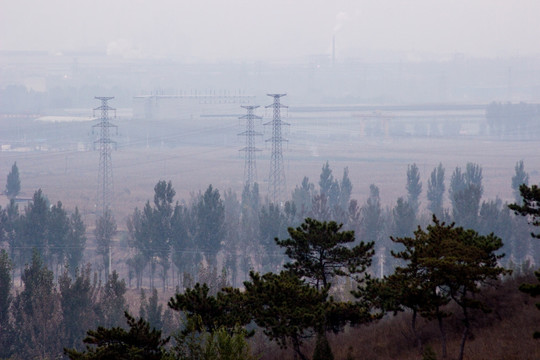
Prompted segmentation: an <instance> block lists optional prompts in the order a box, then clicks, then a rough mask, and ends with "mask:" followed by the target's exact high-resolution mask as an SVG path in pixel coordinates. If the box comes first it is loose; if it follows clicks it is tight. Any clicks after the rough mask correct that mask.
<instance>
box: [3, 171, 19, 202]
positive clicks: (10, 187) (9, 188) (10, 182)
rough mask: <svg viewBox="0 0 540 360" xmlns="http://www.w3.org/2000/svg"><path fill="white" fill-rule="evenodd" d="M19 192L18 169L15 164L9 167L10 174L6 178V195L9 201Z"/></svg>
mask: <svg viewBox="0 0 540 360" xmlns="http://www.w3.org/2000/svg"><path fill="white" fill-rule="evenodd" d="M20 191H21V180H20V178H19V168H18V167H17V162H15V163H13V165H12V166H11V172H10V173H9V174H8V176H7V182H6V195H7V197H8V198H10V199H14V198H15V197H17V195H19V192H20Z"/></svg>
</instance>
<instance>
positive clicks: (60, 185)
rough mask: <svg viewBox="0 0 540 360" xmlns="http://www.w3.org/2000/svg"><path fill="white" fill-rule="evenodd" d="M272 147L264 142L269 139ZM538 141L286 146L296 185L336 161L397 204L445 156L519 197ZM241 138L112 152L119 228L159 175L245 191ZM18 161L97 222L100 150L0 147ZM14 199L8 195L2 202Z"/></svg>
mask: <svg viewBox="0 0 540 360" xmlns="http://www.w3.org/2000/svg"><path fill="white" fill-rule="evenodd" d="M262 146H263V147H264V145H262ZM539 146H540V145H539V144H538V143H537V142H533V141H527V142H517V141H499V140H487V139H483V138H477V137H459V138H368V137H359V136H358V137H355V136H352V135H351V136H344V139H343V141H337V140H334V139H328V138H314V139H310V140H309V141H307V140H306V139H299V141H298V142H297V143H295V142H293V141H291V142H290V143H289V145H288V147H284V155H283V157H284V166H285V173H286V178H287V187H288V192H289V193H290V192H291V191H292V190H293V189H294V187H295V186H296V185H297V184H300V182H301V181H302V178H303V176H308V177H309V178H310V180H311V181H312V182H313V183H315V184H317V181H318V178H319V175H320V171H321V167H322V165H323V164H324V162H326V161H329V163H330V166H331V168H332V169H333V172H334V176H335V177H338V178H340V177H341V176H342V172H343V168H344V167H348V168H349V176H350V178H351V181H352V183H353V194H352V197H353V198H355V199H358V200H359V202H360V203H363V202H364V201H365V199H366V197H367V195H368V192H369V185H370V184H376V185H377V186H379V188H380V194H381V200H382V202H383V204H384V205H388V206H392V205H393V204H394V203H395V201H396V199H397V197H398V196H402V195H405V194H406V191H405V183H406V170H407V165H408V164H412V163H416V164H417V165H418V167H419V169H420V172H421V176H422V182H423V189H424V191H423V194H422V197H421V199H422V203H423V204H424V205H425V204H426V202H427V200H426V198H425V192H426V188H427V180H428V177H429V174H430V172H431V171H432V170H433V168H434V167H435V166H437V165H438V164H439V162H441V163H442V164H443V165H444V167H445V168H446V183H447V188H448V183H449V179H450V175H451V173H452V171H453V170H454V168H455V167H456V166H461V167H464V166H465V165H466V163H467V162H475V163H478V164H480V165H481V166H482V168H483V175H484V199H493V198H495V197H497V196H498V197H500V198H501V199H502V200H503V201H512V200H513V197H512V192H511V188H510V183H511V177H512V176H513V174H514V165H515V163H516V162H517V161H519V160H524V162H525V169H526V171H528V172H529V174H530V182H531V183H538V182H540V152H539V151H538V147H539ZM240 147H241V143H239V142H238V143H234V144H231V143H225V144H219V145H215V146H209V145H206V146H199V147H196V146H192V145H191V146H187V145H184V146H183V145H181V144H180V145H179V146H176V147H173V148H162V149H160V148H152V147H150V148H146V147H143V146H141V147H132V148H129V147H125V148H122V149H120V150H118V151H114V152H113V154H112V163H113V173H114V188H115V201H114V206H113V209H114V214H115V217H116V219H117V222H118V225H119V228H120V229H122V228H124V227H125V218H126V216H128V215H129V214H130V213H132V212H133V209H134V208H135V207H139V208H140V207H142V206H144V203H145V202H146V201H147V200H151V199H152V197H153V187H154V185H155V184H156V183H157V181H159V180H161V179H164V180H171V181H172V183H173V186H174V189H175V190H176V193H177V196H176V199H177V200H182V199H183V200H185V201H187V202H189V200H190V194H192V193H196V192H198V191H199V190H202V191H204V190H205V189H206V187H207V186H208V185H209V184H212V185H213V186H214V187H215V188H218V189H219V190H220V191H221V192H223V191H225V190H228V189H231V190H233V191H235V192H237V193H238V195H240V193H241V191H242V180H243V167H244V160H243V158H242V156H241V153H239V152H238V149H239V148H240ZM269 152H270V149H265V151H263V152H262V155H261V156H260V157H259V158H258V159H257V170H258V179H259V183H260V185H261V193H262V195H263V196H264V195H265V193H266V189H267V184H266V183H265V181H264V179H265V178H266V177H267V174H268V171H269V163H270V161H269V155H268V153H269ZM15 161H16V162H17V165H18V167H19V171H20V178H21V183H22V193H21V195H20V196H21V197H31V196H32V194H33V192H34V191H35V190H37V189H39V188H41V189H42V190H43V192H44V194H46V195H47V197H48V198H49V200H50V201H51V202H56V201H59V200H60V201H62V203H63V204H64V206H65V207H66V208H67V209H74V208H75V206H78V207H79V210H80V211H81V212H82V214H83V215H84V217H85V221H86V222H87V224H88V225H90V224H93V222H94V216H93V213H94V211H95V198H96V192H97V172H98V165H99V153H98V152H97V151H71V152H62V151H56V152H55V151H40V152H2V153H0V179H5V178H6V176H7V173H8V172H9V170H10V169H11V165H12V164H13V162H15ZM6 203H7V199H6V198H5V197H1V203H0V205H3V206H5V204H6Z"/></svg>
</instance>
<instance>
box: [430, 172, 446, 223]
mask: <svg viewBox="0 0 540 360" xmlns="http://www.w3.org/2000/svg"><path fill="white" fill-rule="evenodd" d="M444 191H445V185H444V167H443V166H442V164H439V166H437V167H436V168H434V169H433V171H432V172H431V175H430V178H429V180H428V190H427V198H428V209H429V211H430V212H431V213H432V214H434V215H436V216H437V217H441V216H442V214H443V196H444Z"/></svg>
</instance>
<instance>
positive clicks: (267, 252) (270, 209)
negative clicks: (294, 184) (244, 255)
mask: <svg viewBox="0 0 540 360" xmlns="http://www.w3.org/2000/svg"><path fill="white" fill-rule="evenodd" d="M287 226H288V223H287V217H286V215H285V213H284V212H283V211H282V210H281V209H280V208H279V206H278V205H275V204H272V203H270V204H268V205H264V206H262V207H261V211H260V213H259V236H258V238H259V242H260V246H261V249H260V250H258V251H257V253H258V254H260V255H259V259H258V260H259V262H260V264H261V267H262V269H264V270H265V271H275V269H276V268H277V266H278V265H279V264H281V262H282V261H283V255H282V254H281V251H279V248H278V247H277V246H276V243H275V241H274V239H275V238H281V237H284V236H286V234H287Z"/></svg>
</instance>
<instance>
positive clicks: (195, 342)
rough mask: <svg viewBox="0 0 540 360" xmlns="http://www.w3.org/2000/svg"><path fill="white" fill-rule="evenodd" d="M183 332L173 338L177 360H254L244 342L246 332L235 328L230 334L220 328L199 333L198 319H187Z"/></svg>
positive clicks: (173, 350) (247, 345)
mask: <svg viewBox="0 0 540 360" xmlns="http://www.w3.org/2000/svg"><path fill="white" fill-rule="evenodd" d="M185 328H186V329H185V331H182V332H180V333H177V334H176V335H175V336H174V339H175V340H176V344H175V345H174V347H173V349H172V353H173V354H174V358H175V359H178V360H193V359H198V360H215V359H223V360H255V359H256V357H254V356H253V355H251V351H250V347H249V344H248V342H247V341H246V336H247V335H246V331H245V330H244V329H243V328H241V327H235V328H234V329H233V330H232V332H231V331H229V330H228V329H226V328H224V327H220V328H218V329H216V330H213V331H211V332H207V331H204V332H202V333H201V332H200V331H199V330H198V329H200V328H201V325H200V318H199V317H194V318H189V319H188V320H187V322H186V326H185Z"/></svg>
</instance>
